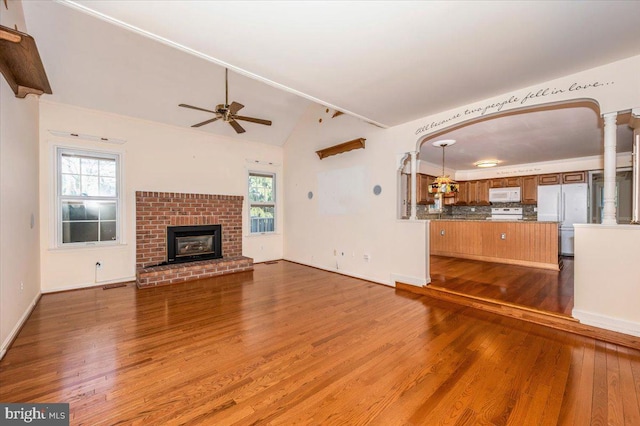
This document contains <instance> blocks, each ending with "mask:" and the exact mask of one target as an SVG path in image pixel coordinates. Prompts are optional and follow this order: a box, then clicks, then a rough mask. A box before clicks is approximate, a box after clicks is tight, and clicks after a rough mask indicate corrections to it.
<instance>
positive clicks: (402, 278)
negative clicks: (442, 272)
mask: <svg viewBox="0 0 640 426" xmlns="http://www.w3.org/2000/svg"><path fill="white" fill-rule="evenodd" d="M391 282H392V283H393V284H394V287H396V286H397V283H403V284H408V285H413V286H416V287H423V286H425V285H427V284H429V283H430V282H431V279H428V280H427V279H424V278H418V277H410V276H408V275H401V274H391Z"/></svg>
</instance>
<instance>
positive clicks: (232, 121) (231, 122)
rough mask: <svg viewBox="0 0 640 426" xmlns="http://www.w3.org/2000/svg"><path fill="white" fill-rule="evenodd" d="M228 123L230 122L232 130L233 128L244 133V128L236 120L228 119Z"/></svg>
mask: <svg viewBox="0 0 640 426" xmlns="http://www.w3.org/2000/svg"><path fill="white" fill-rule="evenodd" d="M229 124H231V127H233V130H235V131H236V133H244V132H245V130H244V129H243V128H242V126H241V125H240V124H239V123H238V122H237V121H236V120H229Z"/></svg>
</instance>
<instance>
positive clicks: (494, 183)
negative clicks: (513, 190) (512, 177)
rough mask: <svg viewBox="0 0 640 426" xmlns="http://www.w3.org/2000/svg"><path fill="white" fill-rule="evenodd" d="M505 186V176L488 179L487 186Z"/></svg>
mask: <svg viewBox="0 0 640 426" xmlns="http://www.w3.org/2000/svg"><path fill="white" fill-rule="evenodd" d="M505 186H507V181H506V179H505V178H495V179H489V188H504V187H505Z"/></svg>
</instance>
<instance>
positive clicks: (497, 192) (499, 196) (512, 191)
mask: <svg viewBox="0 0 640 426" xmlns="http://www.w3.org/2000/svg"><path fill="white" fill-rule="evenodd" d="M489 201H490V202H492V203H519V202H520V187H517V186H516V187H513V188H490V189H489Z"/></svg>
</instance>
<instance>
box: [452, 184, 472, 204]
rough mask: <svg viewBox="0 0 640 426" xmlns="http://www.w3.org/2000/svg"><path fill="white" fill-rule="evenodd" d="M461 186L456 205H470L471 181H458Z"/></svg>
mask: <svg viewBox="0 0 640 426" xmlns="http://www.w3.org/2000/svg"><path fill="white" fill-rule="evenodd" d="M458 184H459V186H460V188H459V190H458V193H457V194H456V199H455V205H456V206H466V205H469V182H467V181H465V182H458Z"/></svg>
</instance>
